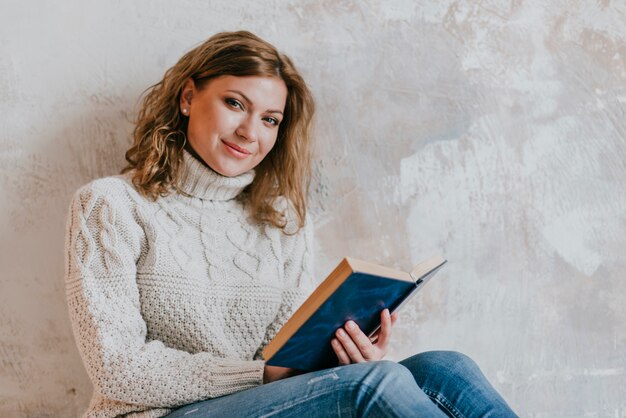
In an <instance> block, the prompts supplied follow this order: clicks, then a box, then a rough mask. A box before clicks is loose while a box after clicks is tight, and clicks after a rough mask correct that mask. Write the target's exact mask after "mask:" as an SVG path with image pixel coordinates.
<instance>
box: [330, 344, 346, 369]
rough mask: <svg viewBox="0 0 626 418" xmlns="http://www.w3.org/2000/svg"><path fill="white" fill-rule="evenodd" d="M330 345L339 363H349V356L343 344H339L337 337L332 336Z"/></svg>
mask: <svg viewBox="0 0 626 418" xmlns="http://www.w3.org/2000/svg"><path fill="white" fill-rule="evenodd" d="M330 345H331V347H332V348H333V351H334V352H335V354H336V355H337V360H339V364H340V365H345V364H350V356H349V355H348V353H346V350H344V348H343V345H341V343H340V342H339V340H338V339H336V338H333V339H332V340H331V341H330Z"/></svg>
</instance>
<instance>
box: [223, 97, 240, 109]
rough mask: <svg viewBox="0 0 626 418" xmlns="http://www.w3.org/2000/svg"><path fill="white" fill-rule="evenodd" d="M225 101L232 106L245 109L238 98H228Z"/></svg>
mask: <svg viewBox="0 0 626 418" xmlns="http://www.w3.org/2000/svg"><path fill="white" fill-rule="evenodd" d="M225 102H226V103H227V104H228V105H230V106H232V107H236V108H238V109H243V105H242V104H241V102H240V101H239V100H237V99H226V100H225Z"/></svg>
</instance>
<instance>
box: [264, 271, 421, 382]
mask: <svg viewBox="0 0 626 418" xmlns="http://www.w3.org/2000/svg"><path fill="white" fill-rule="evenodd" d="M417 287H418V284H417V283H415V282H409V281H405V280H398V279H391V278H388V277H380V276H375V275H371V274H366V273H359V272H353V273H352V274H350V276H348V277H347V278H346V279H345V281H344V282H343V283H342V284H341V285H340V286H339V288H338V289H337V290H335V292H334V293H333V294H332V295H330V297H329V298H328V299H326V301H324V302H323V303H322V304H321V305H320V307H319V308H318V309H317V310H316V311H315V313H314V314H313V315H312V316H311V317H310V318H309V319H308V320H307V321H306V322H305V323H304V324H302V325H301V326H300V328H299V329H298V330H297V331H296V332H295V334H294V335H292V336H291V338H289V340H288V341H287V342H286V343H285V344H284V345H283V346H282V347H281V348H280V350H279V351H278V352H276V353H275V354H274V355H273V356H272V357H271V358H270V359H269V360H268V361H267V364H269V365H272V366H282V367H292V368H295V369H300V370H307V371H312V370H320V369H325V368H329V367H334V366H336V365H337V357H336V355H335V352H334V351H333V349H332V347H331V345H330V341H331V339H332V338H333V337H334V335H335V331H336V330H337V329H338V328H340V327H342V326H344V324H345V323H346V321H348V320H353V321H354V322H356V323H357V324H358V325H359V327H360V328H361V330H362V331H363V332H364V333H365V334H366V335H369V334H371V333H372V332H373V331H375V330H376V329H377V328H378V327H379V325H380V313H381V312H382V310H383V309H385V308H389V310H390V312H393V311H394V310H395V309H396V308H397V307H398V305H400V304H401V303H402V301H403V300H404V299H406V298H407V297H408V296H409V295H410V294H411V293H412V292H413V291H414V290H416V288H417Z"/></svg>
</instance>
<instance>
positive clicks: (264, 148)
mask: <svg viewBox="0 0 626 418" xmlns="http://www.w3.org/2000/svg"><path fill="white" fill-rule="evenodd" d="M276 136H277V135H275V134H273V133H272V134H270V135H268V136H267V137H266V138H263V141H260V142H259V151H260V152H261V153H262V154H263V155H264V156H265V155H267V154H269V152H270V151H271V150H272V148H274V145H276Z"/></svg>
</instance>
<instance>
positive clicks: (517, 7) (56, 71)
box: [0, 0, 626, 417]
mask: <svg viewBox="0 0 626 418" xmlns="http://www.w3.org/2000/svg"><path fill="white" fill-rule="evenodd" d="M36 3H38V4H36ZM210 3H216V2H210V1H199V0H198V1H178V2H169V1H164V0H159V1H148V0H141V1H133V2H122V1H104V0H102V1H96V2H85V1H78V0H65V1H64V2H63V4H62V5H59V4H58V2H44V1H39V2H29V3H28V4H26V3H22V2H17V1H13V0H4V1H3V3H2V12H1V13H0V112H1V115H2V125H1V126H2V131H1V132H0V192H1V193H2V200H1V203H0V236H1V237H2V240H1V243H0V266H1V274H2V276H1V282H0V416H16V417H26V416H42V417H43V416H68V417H69V416H75V415H77V414H78V413H79V412H80V411H82V410H83V409H84V408H85V406H86V403H87V402H88V398H89V395H90V391H91V386H90V383H89V380H88V378H87V376H86V374H85V372H84V370H83V367H82V364H81V362H80V358H79V356H78V352H77V350H76V348H75V347H74V342H73V338H72V335H71V330H70V327H69V322H68V318H67V314H66V308H65V304H64V303H65V302H64V288H63V278H62V275H63V251H62V245H63V232H64V222H65V215H66V209H67V205H68V203H69V198H70V196H71V193H72V192H73V190H75V189H76V188H77V187H78V186H79V185H81V184H83V183H85V182H87V181H88V180H90V179H93V178H96V177H100V176H103V175H108V174H112V173H115V172H117V171H118V170H119V169H120V167H121V166H122V163H123V152H124V150H125V148H126V146H127V143H128V136H129V132H130V129H131V124H130V122H129V120H130V119H131V118H132V116H133V115H134V113H135V112H136V103H137V97H138V95H139V94H140V92H141V91H142V90H143V89H144V88H146V87H147V86H148V85H150V84H151V83H153V82H155V81H157V80H158V79H159V78H160V76H161V75H162V73H163V71H164V70H165V69H166V68H168V67H169V66H170V65H172V64H173V63H174V62H175V60H176V59H177V58H178V57H179V56H180V55H181V54H182V53H183V52H184V51H186V50H187V49H189V48H190V47H191V46H193V45H195V44H196V43H198V42H200V41H201V40H203V39H205V38H206V37H207V36H208V35H210V34H212V33H214V32H216V31H219V30H231V29H238V28H245V29H249V30H252V31H254V32H256V33H258V34H260V35H261V36H263V37H265V38H266V39H268V40H270V41H272V42H274V43H275V44H276V45H277V46H278V47H279V48H280V49H281V50H283V51H285V52H287V53H289V54H290V55H291V56H292V58H293V59H294V60H295V62H296V63H297V64H298V65H299V67H300V68H301V70H302V71H303V73H304V74H305V76H306V78H307V80H308V81H309V83H310V85H311V88H312V90H313V91H314V92H315V95H316V98H317V103H318V108H319V112H318V115H317V122H316V135H317V138H318V148H317V158H316V163H315V182H314V189H313V195H312V198H313V200H312V203H313V204H312V212H313V215H314V217H315V218H316V220H317V236H318V250H319V251H318V256H317V261H318V272H319V273H320V278H321V277H322V276H323V275H324V274H325V273H327V272H328V271H329V270H330V268H331V267H332V266H333V265H334V264H335V263H336V262H337V261H338V259H339V258H340V257H342V256H343V255H352V256H355V257H362V258H369V259H374V260H377V261H379V262H383V263H387V264H390V265H394V266H398V267H403V268H409V267H410V266H411V264H412V262H416V261H418V260H420V259H422V258H424V257H426V256H428V255H432V254H436V253H443V254H444V255H445V256H447V258H448V259H449V260H450V263H449V265H448V266H447V268H446V269H445V271H444V272H442V274H441V275H440V276H438V277H437V279H436V280H434V281H433V282H432V283H431V284H429V285H428V287H427V289H426V290H425V291H424V292H423V293H422V294H421V295H420V296H419V297H418V298H416V300H415V301H414V302H413V303H412V305H411V306H410V307H408V308H407V309H406V311H405V312H404V314H403V316H402V318H401V322H400V323H399V324H398V326H397V330H396V331H395V341H394V345H393V353H392V355H393V357H395V358H400V357H402V356H405V355H408V354H411V353H414V352H417V351H422V350H427V349H435V348H444V349H455V350H459V351H463V352H465V353H467V354H469V355H471V356H472V357H473V358H474V359H475V360H476V361H477V362H478V363H479V364H480V365H481V367H482V368H483V370H484V371H485V373H486V374H487V375H488V377H489V378H490V379H491V380H492V381H493V383H494V385H495V386H496V387H497V388H498V389H499V390H500V391H501V392H502V393H503V395H504V396H505V398H506V399H507V400H508V401H509V402H510V403H511V405H512V406H513V407H514V408H515V409H516V410H517V411H518V412H519V413H520V414H521V415H522V416H529V417H554V416H559V417H583V416H584V417H626V375H625V368H626V326H625V325H626V303H624V301H625V300H626V278H625V277H624V275H625V272H626V258H625V257H624V253H625V251H624V250H625V249H626V211H625V209H626V193H625V192H626V124H625V119H626V118H625V116H626V115H625V113H626V112H625V111H626V44H625V37H626V29H625V27H626V7H625V6H624V2H623V1H613V2H611V1H609V0H604V1H600V0H599V1H583V0H580V1H575V0H569V1H562V2H541V1H534V2H533V1H522V0H513V1H506V0H502V1H496V0H486V1H467V2H463V1H450V0H445V1H440V0H428V1H420V2H416V1H413V0H396V1H375V0H368V1H352V2H351V1H338V0H323V1H297V0H286V1H278V0H276V1H267V2H256V1H251V0H244V1H239V2H222V3H223V4H219V5H218V4H213V5H211V4H210Z"/></svg>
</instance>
